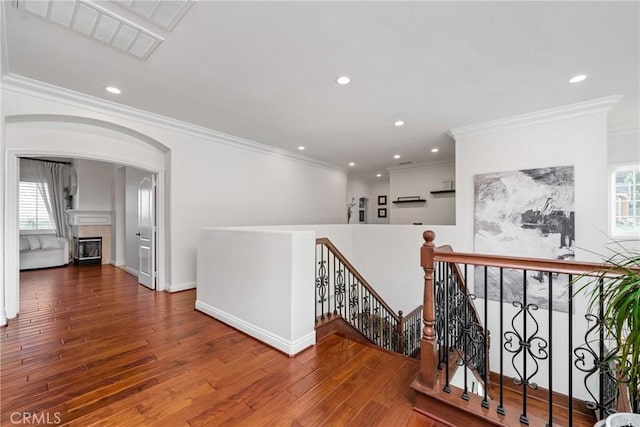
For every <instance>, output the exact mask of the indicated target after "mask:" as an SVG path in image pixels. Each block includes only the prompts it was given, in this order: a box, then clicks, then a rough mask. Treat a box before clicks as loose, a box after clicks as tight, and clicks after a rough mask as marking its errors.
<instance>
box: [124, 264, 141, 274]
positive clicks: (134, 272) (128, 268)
mask: <svg viewBox="0 0 640 427" xmlns="http://www.w3.org/2000/svg"><path fill="white" fill-rule="evenodd" d="M121 268H122V269H123V270H124V271H126V272H127V273H129V274H131V275H132V276H136V277H138V270H136V269H135V268H131V267H129V266H128V265H123V266H121Z"/></svg>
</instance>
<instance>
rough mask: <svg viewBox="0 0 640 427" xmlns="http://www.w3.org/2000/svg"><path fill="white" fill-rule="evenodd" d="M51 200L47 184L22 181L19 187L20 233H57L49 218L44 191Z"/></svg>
mask: <svg viewBox="0 0 640 427" xmlns="http://www.w3.org/2000/svg"><path fill="white" fill-rule="evenodd" d="M39 186H43V188H44V193H45V197H47V199H48V198H49V188H48V187H47V184H46V183H40V182H36V181H20V186H19V200H20V203H19V218H20V231H48V232H51V231H55V226H54V225H53V221H51V218H50V217H49V212H48V211H47V206H46V204H45V200H44V199H43V198H42V191H41V190H40V189H38V187H39Z"/></svg>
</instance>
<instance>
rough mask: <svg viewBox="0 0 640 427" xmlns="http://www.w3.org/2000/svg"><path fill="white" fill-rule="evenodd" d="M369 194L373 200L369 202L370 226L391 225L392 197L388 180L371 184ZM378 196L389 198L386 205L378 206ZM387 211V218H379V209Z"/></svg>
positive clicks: (379, 180) (378, 180) (380, 180)
mask: <svg viewBox="0 0 640 427" xmlns="http://www.w3.org/2000/svg"><path fill="white" fill-rule="evenodd" d="M369 194H370V195H371V200H370V201H369V224H389V214H390V211H391V205H392V204H391V196H390V194H389V180H388V179H382V178H380V179H376V180H373V181H371V182H370V183H369ZM378 196H387V204H386V205H378ZM379 208H385V209H387V217H386V218H378V209H379Z"/></svg>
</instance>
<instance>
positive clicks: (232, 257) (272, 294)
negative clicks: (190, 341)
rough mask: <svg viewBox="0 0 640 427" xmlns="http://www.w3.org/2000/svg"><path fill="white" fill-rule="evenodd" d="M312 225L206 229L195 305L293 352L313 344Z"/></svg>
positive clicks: (313, 244)
mask: <svg viewBox="0 0 640 427" xmlns="http://www.w3.org/2000/svg"><path fill="white" fill-rule="evenodd" d="M314 256H315V236H314V233H313V232H311V231H278V230H256V229H251V230H250V229H240V228H235V229H234V228H228V229H204V230H202V231H201V232H200V238H199V241H198V276H197V283H198V284H197V293H196V294H197V297H196V309H198V310H200V311H202V312H204V313H206V314H208V315H210V316H212V317H214V318H216V319H219V320H221V321H223V322H225V323H227V324H229V325H231V326H233V327H235V328H236V329H239V330H241V331H243V332H245V333H246V334H248V335H251V336H253V337H255V338H256V339H258V340H260V341H263V342H265V343H267V344H269V345H271V346H272V347H275V348H276V349H278V350H280V351H282V352H283V353H286V354H289V355H293V354H296V353H299V352H300V351H302V350H304V349H305V348H307V347H309V346H311V345H313V344H315V330H314V326H315V321H314V317H313V313H314V308H313V298H314V297H313V295H314V280H315V276H314Z"/></svg>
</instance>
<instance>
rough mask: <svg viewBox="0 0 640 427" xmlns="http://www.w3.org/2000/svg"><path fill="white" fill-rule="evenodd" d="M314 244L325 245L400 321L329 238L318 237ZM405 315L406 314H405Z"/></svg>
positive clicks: (397, 320) (394, 315)
mask: <svg viewBox="0 0 640 427" xmlns="http://www.w3.org/2000/svg"><path fill="white" fill-rule="evenodd" d="M316 244H318V245H324V246H326V247H327V248H328V249H329V251H330V252H331V253H333V254H334V255H335V256H336V258H338V259H339V260H340V262H341V263H342V264H343V265H344V266H345V267H346V268H347V269H348V270H349V272H350V273H351V274H353V276H354V277H355V278H356V279H358V281H359V282H360V283H362V286H364V287H365V288H366V289H367V291H369V293H370V294H371V295H373V297H374V298H375V299H377V300H378V301H379V302H380V304H381V305H382V306H383V307H384V308H385V310H387V312H388V313H389V314H390V315H391V316H392V317H393V318H394V319H395V320H396V322H399V321H400V316H398V315H397V314H396V313H395V312H394V311H393V310H392V309H391V307H389V306H388V305H387V303H386V302H385V300H384V299H382V297H381V296H380V295H378V293H377V292H376V291H374V290H373V288H372V287H371V285H370V284H369V282H367V281H366V280H365V279H364V277H362V275H361V274H360V273H359V272H358V270H356V268H355V267H354V266H353V265H351V263H350V262H349V261H348V260H347V258H346V257H345V256H344V255H343V254H342V252H340V251H339V250H338V248H336V247H335V246H334V244H333V243H332V242H331V240H329V239H327V238H326V237H320V238H317V239H316ZM405 317H406V316H405Z"/></svg>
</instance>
